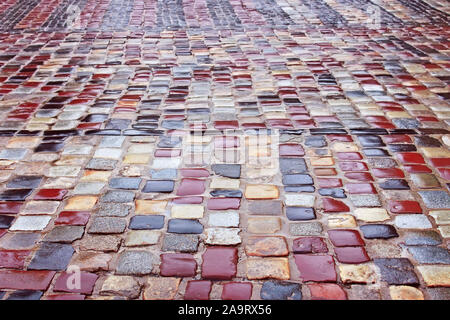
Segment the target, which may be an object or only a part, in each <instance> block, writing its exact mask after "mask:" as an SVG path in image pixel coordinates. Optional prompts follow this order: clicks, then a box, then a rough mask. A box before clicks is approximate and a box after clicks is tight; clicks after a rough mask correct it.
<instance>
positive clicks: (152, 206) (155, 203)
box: [135, 200, 168, 214]
mask: <svg viewBox="0 0 450 320" xmlns="http://www.w3.org/2000/svg"><path fill="white" fill-rule="evenodd" d="M167 203H168V201H166V200H136V201H135V204H136V209H135V213H136V214H156V213H163V212H164V211H165V210H166V206H167Z"/></svg>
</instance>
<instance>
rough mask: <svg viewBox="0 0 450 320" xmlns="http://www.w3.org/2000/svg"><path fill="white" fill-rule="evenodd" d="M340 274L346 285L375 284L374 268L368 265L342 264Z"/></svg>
mask: <svg viewBox="0 0 450 320" xmlns="http://www.w3.org/2000/svg"><path fill="white" fill-rule="evenodd" d="M339 274H340V276H341V279H342V281H343V282H344V283H374V282H375V281H376V276H375V272H374V270H373V268H371V267H370V266H369V265H366V264H342V265H340V266H339Z"/></svg>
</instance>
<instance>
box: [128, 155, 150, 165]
mask: <svg viewBox="0 0 450 320" xmlns="http://www.w3.org/2000/svg"><path fill="white" fill-rule="evenodd" d="M150 158H151V155H150V154H127V155H126V156H125V158H124V159H123V163H128V164H130V163H133V164H148V163H149V162H150Z"/></svg>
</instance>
